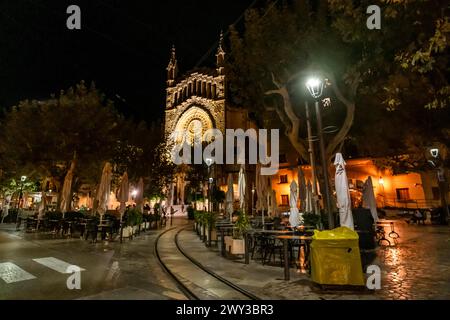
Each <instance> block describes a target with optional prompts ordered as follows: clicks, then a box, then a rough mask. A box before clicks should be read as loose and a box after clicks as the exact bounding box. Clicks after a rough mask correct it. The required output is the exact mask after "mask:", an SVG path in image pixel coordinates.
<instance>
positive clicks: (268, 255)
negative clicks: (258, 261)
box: [263, 236, 284, 266]
mask: <svg viewBox="0 0 450 320" xmlns="http://www.w3.org/2000/svg"><path fill="white" fill-rule="evenodd" d="M265 249H266V250H265V254H264V258H263V265H264V264H266V263H270V261H271V259H272V258H273V262H274V263H275V262H276V257H277V256H278V257H279V262H280V265H281V266H282V265H283V261H284V257H283V243H282V242H281V241H279V240H278V239H276V238H275V237H274V236H268V237H267V245H266V248H265Z"/></svg>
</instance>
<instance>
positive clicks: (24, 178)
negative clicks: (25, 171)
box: [16, 176, 27, 229]
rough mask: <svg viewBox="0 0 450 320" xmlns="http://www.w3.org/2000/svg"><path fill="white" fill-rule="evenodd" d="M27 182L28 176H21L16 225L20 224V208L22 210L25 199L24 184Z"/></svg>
mask: <svg viewBox="0 0 450 320" xmlns="http://www.w3.org/2000/svg"><path fill="white" fill-rule="evenodd" d="M25 180H27V176H21V177H20V191H19V200H18V201H17V216H16V223H18V222H19V216H20V214H19V208H20V202H21V201H22V197H23V183H24V182H25ZM19 227H20V225H18V226H17V229H18V228H19Z"/></svg>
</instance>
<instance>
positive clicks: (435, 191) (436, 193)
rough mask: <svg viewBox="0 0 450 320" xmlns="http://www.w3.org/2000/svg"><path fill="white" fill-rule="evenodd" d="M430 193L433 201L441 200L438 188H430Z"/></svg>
mask: <svg viewBox="0 0 450 320" xmlns="http://www.w3.org/2000/svg"><path fill="white" fill-rule="evenodd" d="M431 192H432V193H433V200H440V199H441V192H440V191H439V188H438V187H432V188H431Z"/></svg>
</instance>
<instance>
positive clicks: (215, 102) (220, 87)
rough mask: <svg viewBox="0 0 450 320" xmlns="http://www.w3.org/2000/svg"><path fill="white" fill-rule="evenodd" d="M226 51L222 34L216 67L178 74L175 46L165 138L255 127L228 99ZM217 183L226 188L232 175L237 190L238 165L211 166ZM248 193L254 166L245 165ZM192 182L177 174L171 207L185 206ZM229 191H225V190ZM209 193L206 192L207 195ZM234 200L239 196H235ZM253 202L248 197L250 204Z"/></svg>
mask: <svg viewBox="0 0 450 320" xmlns="http://www.w3.org/2000/svg"><path fill="white" fill-rule="evenodd" d="M224 61H225V51H224V50H223V35H222V34H221V35H220V40H219V45H218V48H217V52H216V65H215V67H214V68H202V69H201V70H200V69H199V70H192V71H189V72H187V73H185V74H184V75H181V76H180V75H179V69H178V61H177V57H176V51H175V47H172V51H171V55H170V60H169V64H168V66H167V88H166V106H165V136H166V139H167V138H169V137H170V135H171V134H172V133H173V132H180V131H184V132H187V133H188V134H189V135H190V136H193V135H194V132H195V130H196V128H201V130H202V134H203V133H204V132H205V131H206V130H209V129H218V130H220V131H221V132H222V134H223V135H225V130H226V129H238V128H240V129H243V130H247V129H248V128H256V125H255V124H254V122H253V121H252V120H250V119H249V117H248V113H247V111H245V110H243V109H238V108H234V107H233V106H232V105H231V104H230V103H229V101H228V100H227V86H226V76H225V69H224V68H225V65H224ZM212 167H213V168H212V171H213V175H214V184H215V185H217V186H218V187H220V188H222V189H224V188H225V185H226V179H227V176H228V174H230V173H231V174H232V176H233V181H234V184H235V188H234V190H237V181H238V180H237V179H238V172H239V166H238V165H212ZM246 170H247V172H248V173H249V174H247V177H248V179H249V181H248V182H247V186H248V190H247V194H248V195H249V194H251V190H252V189H251V188H252V183H253V181H252V180H253V176H254V174H252V175H251V174H250V173H251V172H253V173H254V165H253V166H248V165H247V166H246ZM188 183H189V181H186V180H185V174H183V173H178V174H177V175H176V180H175V182H174V184H173V185H172V186H171V187H170V191H169V192H168V193H169V197H168V202H169V205H176V204H181V203H186V199H187V194H186V192H185V190H186V186H187V184H188ZM206 190H207V187H206ZM225 190H226V189H225ZM204 193H205V194H206V191H205V192H204ZM235 199H237V197H236V196H235ZM250 201H251V199H250V197H249V199H248V202H249V203H250Z"/></svg>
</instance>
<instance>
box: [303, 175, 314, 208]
mask: <svg viewBox="0 0 450 320" xmlns="http://www.w3.org/2000/svg"><path fill="white" fill-rule="evenodd" d="M305 212H308V213H310V212H313V200H312V184H311V181H308V184H307V186H306V197H305Z"/></svg>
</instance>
